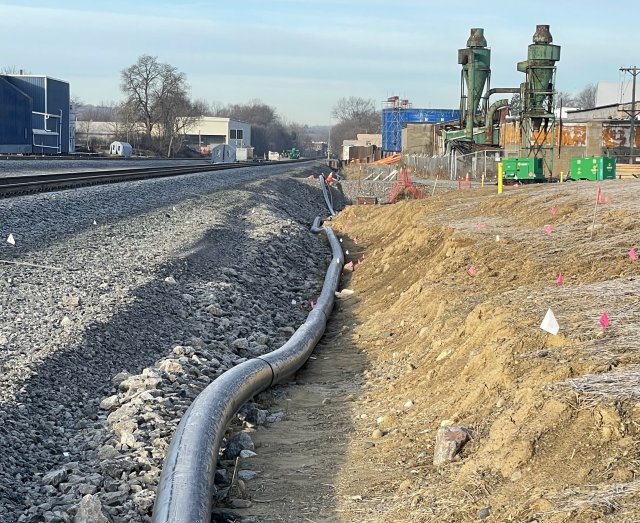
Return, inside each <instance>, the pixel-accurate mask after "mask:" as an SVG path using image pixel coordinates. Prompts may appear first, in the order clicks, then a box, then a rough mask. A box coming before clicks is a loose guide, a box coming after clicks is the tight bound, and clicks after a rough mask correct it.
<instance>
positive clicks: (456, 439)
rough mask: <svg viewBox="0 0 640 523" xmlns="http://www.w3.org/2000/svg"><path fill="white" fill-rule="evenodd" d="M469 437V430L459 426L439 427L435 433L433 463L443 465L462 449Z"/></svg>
mask: <svg viewBox="0 0 640 523" xmlns="http://www.w3.org/2000/svg"><path fill="white" fill-rule="evenodd" d="M470 439H471V430H469V429H467V428H465V427H460V426H449V427H441V428H439V429H438V432H437V433H436V445H435V449H434V451H433V464H434V465H444V464H445V463H448V462H450V461H452V460H453V458H454V457H455V456H456V455H457V454H458V453H459V452H460V451H461V450H462V447H464V445H465V444H466V443H467V441H469V440H470Z"/></svg>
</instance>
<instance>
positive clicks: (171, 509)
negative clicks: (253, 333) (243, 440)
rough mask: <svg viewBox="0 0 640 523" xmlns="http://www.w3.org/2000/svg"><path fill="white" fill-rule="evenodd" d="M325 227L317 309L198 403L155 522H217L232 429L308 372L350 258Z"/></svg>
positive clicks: (166, 470)
mask: <svg viewBox="0 0 640 523" xmlns="http://www.w3.org/2000/svg"><path fill="white" fill-rule="evenodd" d="M323 181H324V180H323ZM323 189H324V187H323ZM331 212H333V210H332V211H331ZM320 222H321V220H320V218H319V217H318V218H316V219H315V220H314V222H313V226H312V228H311V231H312V232H314V233H319V232H324V233H325V234H326V235H327V238H328V240H329V244H330V246H331V252H332V256H333V257H332V260H331V264H330V265H329V268H328V269H327V273H326V275H325V279H324V284H323V287H322V292H321V294H320V297H319V298H318V301H317V303H316V305H315V307H314V308H313V310H312V311H311V312H310V313H309V315H308V316H307V319H306V321H305V322H304V323H303V324H302V325H301V326H300V327H299V328H298V330H297V331H296V332H295V333H294V334H293V336H291V338H290V339H289V340H288V341H287V342H286V343H285V344H284V345H283V346H282V347H280V348H279V349H276V350H275V351H273V352H270V353H269V354H266V355H264V356H261V357H259V358H253V359H250V360H247V361H245V362H244V363H241V364H240V365H237V366H235V367H233V368H232V369H229V370H228V371H226V372H225V373H224V374H222V375H221V376H219V377H218V378H217V379H215V380H214V381H213V382H212V383H211V384H210V385H208V386H207V387H206V388H205V389H204V390H203V391H202V392H201V393H200V394H199V395H198V397H197V398H196V399H195V400H194V401H193V403H192V404H191V406H190V407H189V408H188V409H187V412H185V414H184V416H183V417H182V420H181V421H180V424H179V425H178V428H177V430H176V433H175V435H174V436H173V439H172V441H171V445H170V446H169V450H168V451H167V456H166V458H165V462H164V466H163V468H162V473H161V475H160V482H159V484H158V490H157V492H156V501H155V504H154V507H153V517H152V520H151V521H152V523H209V522H210V521H211V510H212V506H213V494H214V491H215V486H214V476H215V471H216V464H217V460H218V451H219V449H220V443H221V442H222V437H223V436H224V433H225V429H226V427H227V425H228V424H229V422H230V421H231V419H232V418H233V416H234V415H235V414H236V412H238V410H240V407H242V405H243V404H244V403H246V402H247V401H248V400H249V399H251V398H252V397H253V396H255V395H256V394H258V393H259V392H262V391H263V390H265V389H267V388H269V387H270V386H272V385H274V384H276V383H278V382H279V381H282V380H283V379H285V378H287V377H289V376H291V375H292V374H294V373H295V372H296V371H297V370H298V369H299V368H300V367H302V365H303V364H304V363H305V362H306V361H307V359H308V358H309V356H310V355H311V352H312V351H313V349H314V347H315V345H316V343H317V342H318V340H320V338H321V337H322V334H323V333H324V330H325V327H326V324H327V319H328V318H329V315H330V314H331V310H332V309H333V303H334V300H335V291H336V289H337V287H338V281H339V278H340V273H341V272H342V267H343V265H344V256H343V254H342V247H341V246H340V242H339V241H338V239H337V238H336V235H335V233H334V232H333V230H332V229H331V228H329V227H320Z"/></svg>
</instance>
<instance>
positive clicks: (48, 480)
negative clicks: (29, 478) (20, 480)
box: [42, 469, 68, 487]
mask: <svg viewBox="0 0 640 523" xmlns="http://www.w3.org/2000/svg"><path fill="white" fill-rule="evenodd" d="M67 475H68V474H67V471H66V469H58V470H52V471H50V472H47V473H46V474H45V475H44V477H43V478H42V484H43V485H52V486H54V487H57V486H58V485H59V484H60V483H62V482H63V481H66V479H67Z"/></svg>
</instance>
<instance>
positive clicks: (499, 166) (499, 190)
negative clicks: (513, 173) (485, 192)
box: [498, 162, 502, 194]
mask: <svg viewBox="0 0 640 523" xmlns="http://www.w3.org/2000/svg"><path fill="white" fill-rule="evenodd" d="M498 194H502V162H498Z"/></svg>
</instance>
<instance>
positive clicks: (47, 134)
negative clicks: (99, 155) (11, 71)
mask: <svg viewBox="0 0 640 523" xmlns="http://www.w3.org/2000/svg"><path fill="white" fill-rule="evenodd" d="M0 78H2V79H4V80H5V81H6V82H8V83H9V84H11V85H13V86H14V87H15V88H17V89H18V90H19V91H21V92H22V93H24V94H25V95H26V96H27V97H29V98H30V99H31V136H30V137H29V138H30V143H31V152H33V153H34V154H68V153H69V111H70V102H71V94H70V90H69V84H68V83H67V82H64V81H62V80H57V79H55V78H50V77H48V76H39V75H4V76H2V77H0ZM2 110H4V109H2ZM71 152H73V151H71Z"/></svg>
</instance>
